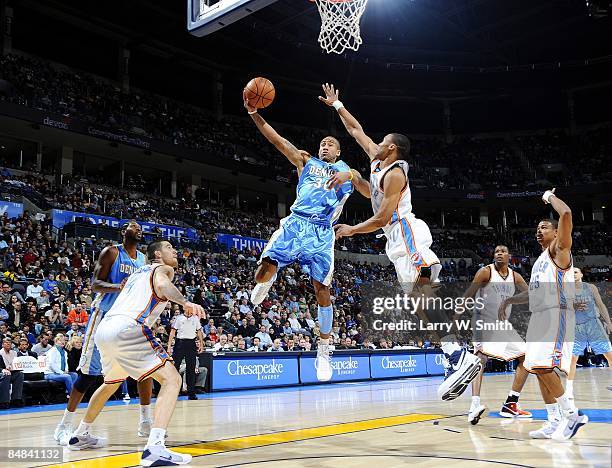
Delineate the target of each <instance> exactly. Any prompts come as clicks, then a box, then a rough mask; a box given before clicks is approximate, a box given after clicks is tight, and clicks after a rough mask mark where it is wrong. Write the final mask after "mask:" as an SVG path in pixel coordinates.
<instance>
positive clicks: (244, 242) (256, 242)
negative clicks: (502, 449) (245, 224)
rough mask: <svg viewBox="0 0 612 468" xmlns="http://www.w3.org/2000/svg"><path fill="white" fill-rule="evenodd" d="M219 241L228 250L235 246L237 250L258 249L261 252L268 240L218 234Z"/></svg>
mask: <svg viewBox="0 0 612 468" xmlns="http://www.w3.org/2000/svg"><path fill="white" fill-rule="evenodd" d="M217 242H219V243H220V244H222V245H224V246H225V247H226V248H227V250H230V249H232V248H234V249H236V250H257V251H258V252H261V251H262V250H263V249H264V247H265V246H266V244H267V242H268V241H266V240H263V239H255V238H254V237H243V236H236V235H234V234H217Z"/></svg>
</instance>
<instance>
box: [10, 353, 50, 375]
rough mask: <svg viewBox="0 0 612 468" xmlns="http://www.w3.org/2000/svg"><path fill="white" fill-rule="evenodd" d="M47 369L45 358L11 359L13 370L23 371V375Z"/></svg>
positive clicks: (22, 357) (23, 357)
mask: <svg viewBox="0 0 612 468" xmlns="http://www.w3.org/2000/svg"><path fill="white" fill-rule="evenodd" d="M46 369H47V356H44V355H43V356H39V357H38V359H37V358H35V357H34V356H17V357H15V359H13V370H15V371H23V372H24V373H25V374H33V373H36V372H44V371H45V370H46Z"/></svg>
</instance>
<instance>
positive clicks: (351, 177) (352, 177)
mask: <svg viewBox="0 0 612 468" xmlns="http://www.w3.org/2000/svg"><path fill="white" fill-rule="evenodd" d="M349 172H350V173H351V176H350V177H349V180H353V179H354V178H355V176H354V175H353V171H349Z"/></svg>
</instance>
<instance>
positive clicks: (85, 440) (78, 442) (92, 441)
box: [68, 432, 107, 450]
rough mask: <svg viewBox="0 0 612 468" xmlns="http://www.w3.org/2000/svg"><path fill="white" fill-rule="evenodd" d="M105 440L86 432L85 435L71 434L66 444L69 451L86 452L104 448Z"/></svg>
mask: <svg viewBox="0 0 612 468" xmlns="http://www.w3.org/2000/svg"><path fill="white" fill-rule="evenodd" d="M106 443H107V440H106V438H105V437H96V436H93V435H91V434H89V433H88V432H86V433H85V434H73V435H72V437H70V441H69V442H68V448H69V449H70V450H87V449H96V448H101V447H106Z"/></svg>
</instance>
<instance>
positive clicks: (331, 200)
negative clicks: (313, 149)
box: [291, 157, 353, 225]
mask: <svg viewBox="0 0 612 468" xmlns="http://www.w3.org/2000/svg"><path fill="white" fill-rule="evenodd" d="M350 170H351V169H350V168H349V167H348V165H347V164H346V163H345V162H343V161H336V162H335V163H333V164H330V163H327V162H325V161H322V160H321V159H318V158H315V157H311V158H310V159H309V160H308V161H307V162H306V164H305V165H304V169H303V170H302V174H300V180H299V181H298V185H297V198H296V200H295V202H294V203H293V205H292V206H291V212H292V213H295V214H296V215H298V216H304V217H306V218H309V219H310V221H312V222H314V223H317V224H324V225H331V224H333V223H334V222H336V221H337V220H338V218H339V217H340V215H341V214H342V208H343V206H344V203H345V202H346V200H347V199H348V197H349V196H350V194H351V193H353V184H352V183H351V182H350V181H349V182H345V183H344V184H342V185H341V186H339V187H336V188H337V189H338V190H336V188H333V189H329V188H327V183H328V182H329V179H330V177H331V176H333V175H334V174H335V173H336V172H348V171H350Z"/></svg>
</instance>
